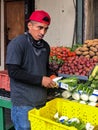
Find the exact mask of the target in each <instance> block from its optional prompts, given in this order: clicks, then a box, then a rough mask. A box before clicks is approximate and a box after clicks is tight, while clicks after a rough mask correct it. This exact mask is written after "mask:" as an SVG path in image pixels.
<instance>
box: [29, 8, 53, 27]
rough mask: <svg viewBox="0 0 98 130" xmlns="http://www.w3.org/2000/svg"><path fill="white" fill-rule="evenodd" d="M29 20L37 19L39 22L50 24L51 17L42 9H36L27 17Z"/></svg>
mask: <svg viewBox="0 0 98 130" xmlns="http://www.w3.org/2000/svg"><path fill="white" fill-rule="evenodd" d="M29 20H33V21H37V22H40V23H45V24H48V25H49V24H50V22H51V18H50V16H49V14H48V13H47V12H45V11H43V10H36V11H34V12H33V13H32V14H31V16H30V17H29Z"/></svg>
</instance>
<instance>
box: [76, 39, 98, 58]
mask: <svg viewBox="0 0 98 130" xmlns="http://www.w3.org/2000/svg"><path fill="white" fill-rule="evenodd" d="M75 52H76V55H78V56H84V57H87V58H96V59H98V39H93V40H86V41H85V42H84V44H83V45H82V46H81V47H78V48H77V49H76V50H75Z"/></svg>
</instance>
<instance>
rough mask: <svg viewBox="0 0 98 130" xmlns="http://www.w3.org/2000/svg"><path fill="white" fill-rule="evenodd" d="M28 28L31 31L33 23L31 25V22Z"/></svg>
mask: <svg viewBox="0 0 98 130" xmlns="http://www.w3.org/2000/svg"><path fill="white" fill-rule="evenodd" d="M27 27H28V29H29V30H31V28H32V23H31V22H28V25H27Z"/></svg>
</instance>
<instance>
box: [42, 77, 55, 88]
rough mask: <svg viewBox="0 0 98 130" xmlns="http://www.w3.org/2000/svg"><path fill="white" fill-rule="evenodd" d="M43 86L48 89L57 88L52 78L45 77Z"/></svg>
mask: <svg viewBox="0 0 98 130" xmlns="http://www.w3.org/2000/svg"><path fill="white" fill-rule="evenodd" d="M42 85H43V86H44V87H46V88H55V87H56V86H57V85H56V83H55V82H54V81H53V80H52V79H51V78H50V77H46V76H43V79H42Z"/></svg>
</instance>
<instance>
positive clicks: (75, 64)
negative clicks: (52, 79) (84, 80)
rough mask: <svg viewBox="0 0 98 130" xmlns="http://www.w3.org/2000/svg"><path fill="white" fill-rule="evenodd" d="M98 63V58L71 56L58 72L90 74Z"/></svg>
mask: <svg viewBox="0 0 98 130" xmlns="http://www.w3.org/2000/svg"><path fill="white" fill-rule="evenodd" d="M96 63H97V60H96V59H94V58H93V59H92V58H86V57H83V56H80V57H79V56H74V57H69V58H68V59H67V60H66V61H65V62H64V64H63V65H62V66H61V67H60V69H59V70H58V73H62V74H69V75H81V76H88V75H89V72H90V71H91V70H92V69H93V67H94V66H95V65H96Z"/></svg>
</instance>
